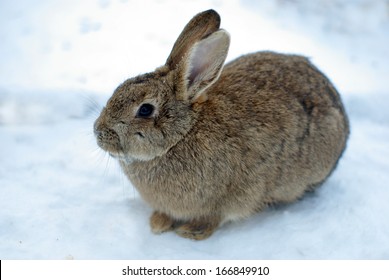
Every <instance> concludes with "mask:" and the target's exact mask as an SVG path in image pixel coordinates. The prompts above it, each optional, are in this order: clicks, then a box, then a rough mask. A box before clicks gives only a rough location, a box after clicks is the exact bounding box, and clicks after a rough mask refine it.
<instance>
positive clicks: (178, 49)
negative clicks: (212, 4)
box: [166, 10, 220, 69]
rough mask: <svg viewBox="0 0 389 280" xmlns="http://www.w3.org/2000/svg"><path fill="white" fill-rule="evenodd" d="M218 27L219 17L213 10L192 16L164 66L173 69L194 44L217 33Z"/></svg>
mask: <svg viewBox="0 0 389 280" xmlns="http://www.w3.org/2000/svg"><path fill="white" fill-rule="evenodd" d="M219 26H220V16H219V14H218V13H217V12H215V11H214V10H207V11H204V12H202V13H199V14H197V15H196V16H194V17H193V18H192V19H191V21H189V23H188V24H187V25H186V26H185V28H184V30H183V31H182V32H181V34H180V36H179V37H178V39H177V41H176V42H175V43H174V46H173V49H172V51H171V53H170V55H169V57H168V59H167V61H166V65H167V66H169V68H170V69H175V68H176V67H177V65H178V64H179V63H180V61H181V60H182V58H183V57H184V56H185V54H186V53H187V52H188V50H189V49H190V48H191V47H192V46H193V45H194V44H195V43H196V42H198V41H200V40H201V39H202V38H204V37H206V36H208V35H209V34H211V33H213V32H215V31H217V30H218V29H219Z"/></svg>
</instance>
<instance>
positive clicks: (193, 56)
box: [94, 10, 349, 240]
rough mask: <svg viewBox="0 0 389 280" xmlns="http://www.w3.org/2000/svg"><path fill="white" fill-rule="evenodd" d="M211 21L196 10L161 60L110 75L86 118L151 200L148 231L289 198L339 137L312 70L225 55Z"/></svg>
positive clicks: (316, 179) (331, 95)
mask: <svg viewBox="0 0 389 280" xmlns="http://www.w3.org/2000/svg"><path fill="white" fill-rule="evenodd" d="M219 26H220V16H219V14H218V13H217V12H215V11H214V10H207V11H204V12H201V13H199V14H197V15H196V16H195V17H194V18H193V19H192V20H190V22H189V23H188V24H187V25H186V26H185V28H184V29H183V31H182V33H181V34H180V35H179V37H178V39H177V41H176V42H175V44H174V46H173V48H172V51H171V53H170V55H169V57H168V58H167V61H166V63H165V65H163V66H161V67H159V68H157V69H156V70H155V71H154V72H151V73H147V74H142V75H139V76H137V77H134V78H130V79H128V80H126V81H125V82H123V83H122V84H121V85H119V86H118V88H117V89H116V90H115V91H114V93H113V95H112V97H110V99H109V100H108V101H107V104H106V106H105V107H104V108H103V110H102V112H101V114H100V116H99V117H98V118H97V120H96V121H95V123H94V134H95V136H96V139H97V144H98V146H99V147H100V148H101V149H103V150H104V151H106V152H108V153H109V154H110V155H111V156H112V157H113V158H116V159H117V160H118V161H119V164H120V166H121V168H122V170H123V171H124V173H125V174H126V176H127V177H128V179H129V180H130V182H131V183H132V184H133V186H135V188H136V189H137V190H138V192H139V194H140V195H141V197H142V199H143V200H144V201H146V202H147V204H149V205H150V206H151V208H152V209H153V213H152V215H151V217H150V226H151V230H152V232H154V233H157V234H158V233H163V232H167V231H174V232H175V233H177V234H178V235H179V236H182V237H185V238H190V239H194V240H203V239H206V238H208V237H209V236H211V235H212V234H213V233H214V232H215V230H217V229H218V228H219V227H220V226H221V225H223V224H224V223H225V222H229V221H234V220H238V219H243V218H247V217H249V216H250V215H252V214H254V213H257V212H259V211H261V210H263V209H265V207H267V206H268V205H269V204H278V203H290V202H293V201H296V200H297V199H299V198H301V197H302V196H303V195H304V193H305V192H307V191H310V190H313V189H315V187H316V186H319V185H320V184H322V183H323V182H324V181H325V180H326V179H327V178H328V176H329V175H330V174H331V172H332V171H333V170H334V168H335V166H336V165H337V162H338V160H339V158H340V157H341V155H342V153H343V151H344V149H345V146H346V141H347V138H348V134H349V122H348V118H347V115H346V112H345V108H344V106H343V105H342V101H341V98H340V96H339V94H338V92H337V90H336V89H335V87H334V86H333V85H332V84H331V82H330V81H329V80H328V78H326V76H325V75H324V74H323V73H321V72H320V71H319V70H318V69H317V68H316V67H315V66H313V65H312V64H311V63H310V62H309V60H308V59H307V58H305V57H302V56H298V55H286V54H279V53H275V52H270V51H264V52H256V53H252V54H248V55H244V56H241V57H239V58H237V59H235V60H233V61H232V62H230V63H228V64H226V65H225V66H224V62H225V60H226V56H227V53H228V48H229V44H230V36H229V34H228V33H227V31H225V30H223V29H220V28H219ZM223 66H224V67H223Z"/></svg>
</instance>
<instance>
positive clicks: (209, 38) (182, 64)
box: [94, 10, 229, 161]
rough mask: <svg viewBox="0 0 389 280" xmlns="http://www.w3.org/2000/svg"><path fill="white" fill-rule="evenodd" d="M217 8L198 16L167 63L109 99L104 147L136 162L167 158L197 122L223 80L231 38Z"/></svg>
mask: <svg viewBox="0 0 389 280" xmlns="http://www.w3.org/2000/svg"><path fill="white" fill-rule="evenodd" d="M219 25H220V17H219V15H218V14H217V13H216V12H214V11H213V10H209V11H205V12H202V13H200V14H198V15H197V16H195V17H194V18H193V19H192V20H191V21H190V22H189V23H188V24H187V25H186V26H185V28H184V30H183V31H182V33H181V35H180V36H179V37H178V39H177V41H176V43H175V44H174V46H173V49H172V51H171V54H170V55H169V57H168V59H167V61H166V64H165V65H164V66H162V67H159V68H157V69H156V70H155V71H154V72H152V73H147V74H144V75H140V76H137V77H135V78H131V79H128V80H127V81H125V82H124V83H123V84H121V85H120V86H119V87H118V88H117V89H116V90H115V92H114V94H113V95H112V97H111V98H110V99H109V100H108V103H107V105H106V107H105V108H104V109H103V111H102V113H101V115H100V117H99V118H98V119H97V120H96V122H95V125H94V132H95V136H96V138H97V143H98V145H99V146H100V147H101V148H102V149H103V150H105V151H107V152H109V153H110V154H111V155H112V156H113V157H116V158H119V159H122V160H125V161H131V160H133V159H137V160H151V159H153V158H155V157H157V156H161V155H163V154H164V153H166V151H168V150H169V149H170V148H171V147H172V146H174V145H175V144H176V143H177V142H178V141H180V140H181V139H182V138H183V137H184V136H185V135H186V134H187V133H188V131H189V130H190V129H191V127H192V126H193V123H194V122H195V119H196V104H198V103H201V102H204V101H205V100H206V99H207V97H206V94H205V89H207V88H208V87H209V86H211V85H212V84H213V83H214V82H215V81H216V80H217V79H218V77H219V75H220V73H221V70H222V68H223V64H224V61H225V59H226V56H227V53H228V47H229V35H228V33H227V32H226V31H224V30H222V29H219Z"/></svg>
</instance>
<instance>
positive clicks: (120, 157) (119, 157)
mask: <svg viewBox="0 0 389 280" xmlns="http://www.w3.org/2000/svg"><path fill="white" fill-rule="evenodd" d="M109 155H110V156H111V157H113V158H114V159H117V160H119V161H123V162H125V163H127V164H130V163H132V162H133V161H134V158H132V157H129V156H127V155H124V154H120V153H113V152H109Z"/></svg>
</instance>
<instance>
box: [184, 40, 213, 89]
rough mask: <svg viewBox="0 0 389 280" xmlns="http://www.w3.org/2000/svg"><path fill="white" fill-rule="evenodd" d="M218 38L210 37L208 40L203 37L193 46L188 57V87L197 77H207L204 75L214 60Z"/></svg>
mask: <svg viewBox="0 0 389 280" xmlns="http://www.w3.org/2000/svg"><path fill="white" fill-rule="evenodd" d="M218 43H219V42H218V40H216V39H211V38H209V40H207V39H205V40H203V41H200V42H199V43H198V44H197V45H196V46H195V48H194V50H193V53H192V55H191V57H190V62H189V65H190V70H189V75H188V80H189V84H188V86H189V87H190V86H191V85H192V84H193V83H194V82H195V81H196V80H199V79H204V78H205V79H206V80H207V79H209V78H207V77H206V76H208V75H207V74H209V73H207V72H209V70H213V69H210V67H212V64H213V63H214V62H215V61H214V60H215V53H217V48H218V47H219V44H218Z"/></svg>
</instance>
